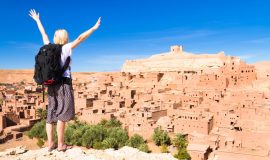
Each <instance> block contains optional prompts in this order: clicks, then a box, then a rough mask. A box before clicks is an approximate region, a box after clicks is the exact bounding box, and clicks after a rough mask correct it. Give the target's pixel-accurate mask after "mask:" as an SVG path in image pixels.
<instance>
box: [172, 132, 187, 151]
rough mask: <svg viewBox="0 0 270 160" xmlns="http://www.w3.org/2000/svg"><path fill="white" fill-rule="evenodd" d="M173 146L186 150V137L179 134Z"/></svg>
mask: <svg viewBox="0 0 270 160" xmlns="http://www.w3.org/2000/svg"><path fill="white" fill-rule="evenodd" d="M173 145H174V146H175V147H177V148H186V147H187V145H188V144H187V140H186V139H185V137H184V136H183V135H182V134H180V133H179V134H177V135H176V136H175V138H174V139H173Z"/></svg>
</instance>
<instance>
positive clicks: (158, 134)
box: [152, 127, 171, 146]
mask: <svg viewBox="0 0 270 160" xmlns="http://www.w3.org/2000/svg"><path fill="white" fill-rule="evenodd" d="M152 139H153V140H154V142H155V144H156V145H157V146H160V145H163V144H164V145H170V144H171V139H170V137H169V135H168V132H167V131H164V130H162V129H161V127H157V128H155V130H154V134H153V135H152Z"/></svg>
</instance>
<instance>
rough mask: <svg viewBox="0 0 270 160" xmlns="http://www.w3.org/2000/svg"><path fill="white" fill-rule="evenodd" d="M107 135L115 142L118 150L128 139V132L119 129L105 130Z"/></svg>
mask: <svg viewBox="0 0 270 160" xmlns="http://www.w3.org/2000/svg"><path fill="white" fill-rule="evenodd" d="M107 133H108V134H107V135H108V137H109V138H113V139H115V140H116V142H117V146H118V147H119V148H120V147H123V146H125V144H126V142H127V141H128V139H129V137H128V132H127V131H126V130H124V129H123V128H121V127H113V128H109V129H108V130H107Z"/></svg>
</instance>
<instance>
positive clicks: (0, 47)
mask: <svg viewBox="0 0 270 160" xmlns="http://www.w3.org/2000/svg"><path fill="white" fill-rule="evenodd" d="M32 8H34V9H36V11H38V12H40V19H41V21H42V23H43V25H44V28H45V30H46V32H47V34H48V35H49V38H50V40H51V41H52V38H53V34H54V31H55V30H56V29H59V28H64V29H66V30H67V31H68V32H69V34H70V39H71V40H74V39H75V38H76V37H77V36H78V35H79V34H80V33H82V32H83V31H85V30H86V29H88V28H90V27H92V25H94V23H95V21H96V20H97V18H98V17H99V16H102V22H101V26H100V28H99V30H97V31H96V32H95V33H94V34H93V35H91V36H90V37H89V38H88V39H87V40H86V41H85V42H83V43H82V44H81V45H80V46H79V47H78V48H76V49H74V51H73V56H72V59H73V62H72V69H73V71H116V70H120V69H121V66H122V64H123V63H124V61H125V60H126V59H138V58H145V57H149V56H150V55H152V54H157V53H161V52H166V51H168V50H169V47H170V46H171V45H176V44H178V45H183V46H184V50H186V51H188V52H193V53H196V54H199V53H210V54H214V53H216V52H219V51H225V54H227V55H234V56H240V57H241V58H243V59H244V60H245V61H247V62H248V63H254V62H257V61H266V60H268V61H270V9H269V8H270V1H267V0H256V1H255V0H254V1H251V0H223V1H222V0H204V1H199V0H185V1H184V0H115V1H112V0H76V1H74V0H45V1H41V0H27V1H23V0H5V1H4V0H3V1H1V5H0V18H1V25H0V35H1V36H0V59H1V62H0V69H30V68H33V66H34V56H35V55H36V54H37V51H38V49H39V47H40V46H41V45H42V39H41V35H40V33H39V31H38V28H37V26H36V24H35V22H34V21H33V20H32V19H31V18H30V17H29V16H28V11H29V10H30V9H32Z"/></svg>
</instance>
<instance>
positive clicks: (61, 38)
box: [53, 29, 68, 44]
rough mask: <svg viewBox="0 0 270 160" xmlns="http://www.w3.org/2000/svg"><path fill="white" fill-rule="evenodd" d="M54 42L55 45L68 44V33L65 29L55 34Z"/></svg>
mask: <svg viewBox="0 0 270 160" xmlns="http://www.w3.org/2000/svg"><path fill="white" fill-rule="evenodd" d="M53 41H54V43H55V44H67V43H68V33H67V31H66V30H64V29H58V30H56V31H55V33H54V37H53Z"/></svg>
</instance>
